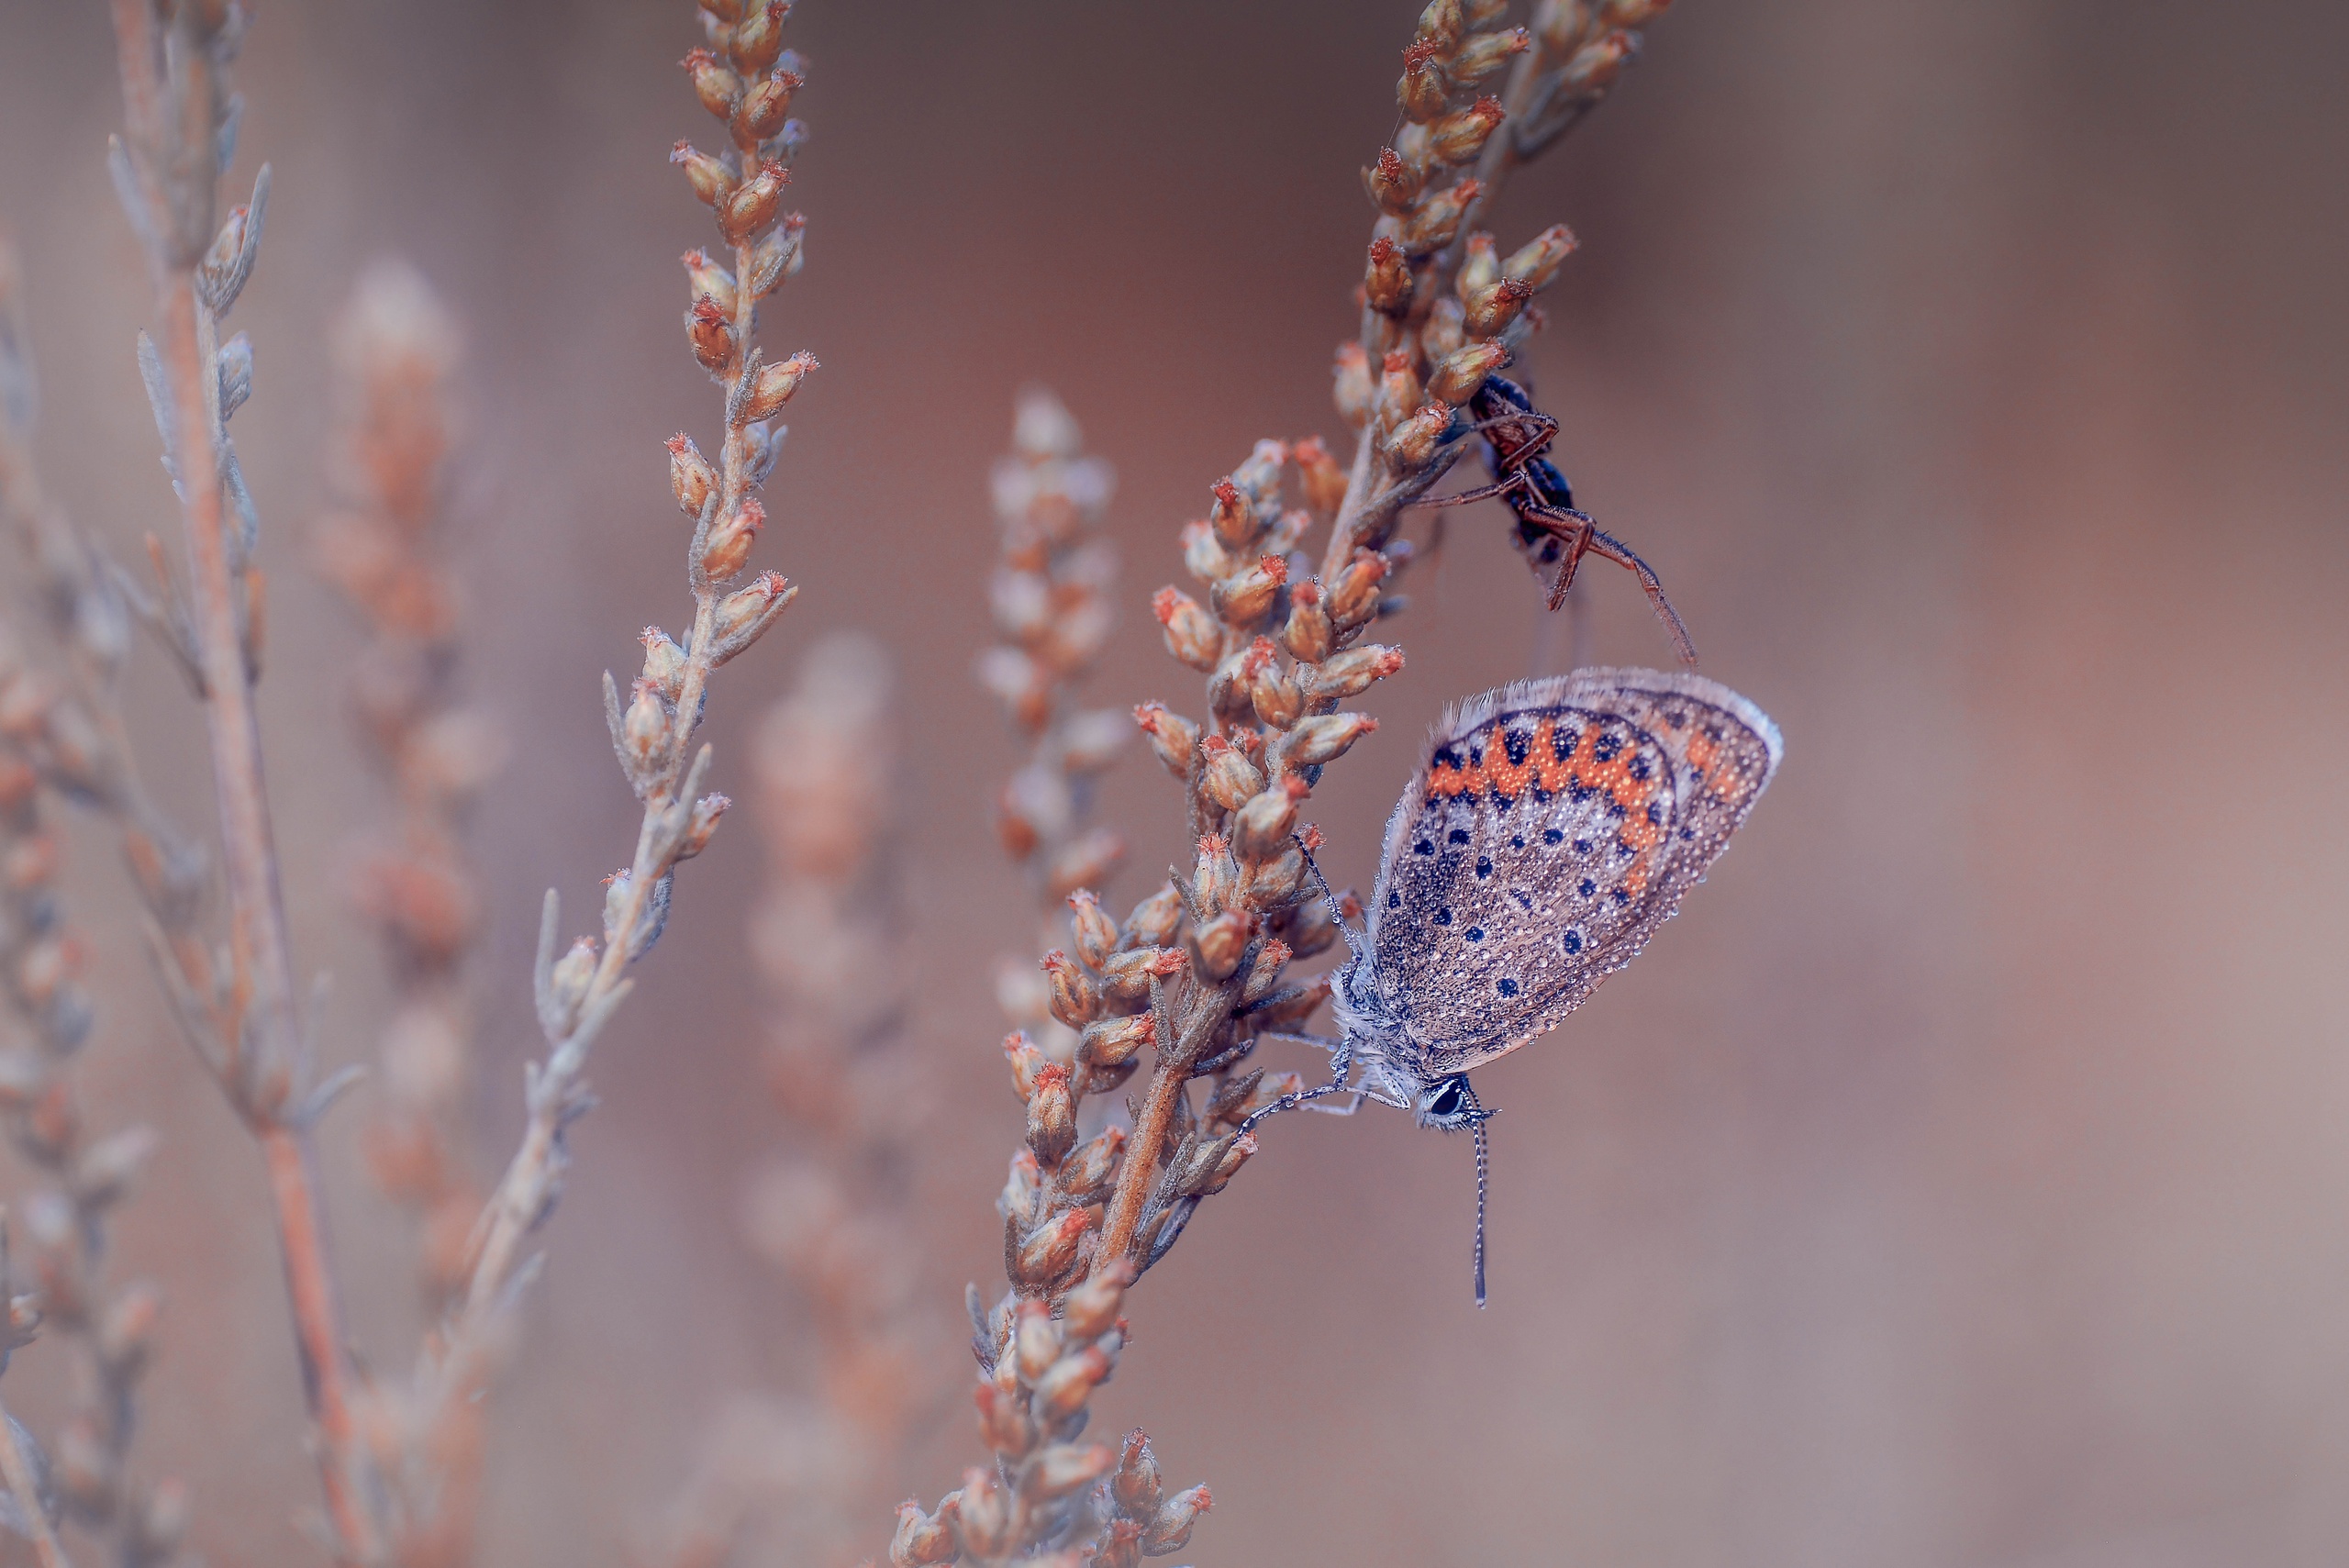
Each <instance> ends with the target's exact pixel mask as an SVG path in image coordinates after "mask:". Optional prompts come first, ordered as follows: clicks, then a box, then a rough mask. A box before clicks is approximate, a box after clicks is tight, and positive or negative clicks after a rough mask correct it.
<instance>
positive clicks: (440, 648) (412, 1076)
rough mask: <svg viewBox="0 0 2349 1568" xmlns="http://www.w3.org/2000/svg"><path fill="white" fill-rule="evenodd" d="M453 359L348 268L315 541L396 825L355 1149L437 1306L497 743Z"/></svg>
mask: <svg viewBox="0 0 2349 1568" xmlns="http://www.w3.org/2000/svg"><path fill="white" fill-rule="evenodd" d="M457 353H458V344H457V333H456V328H455V325H454V323H453V322H452V321H451V319H450V317H449V316H448V313H447V311H446V310H445V309H443V308H442V306H441V305H440V301H439V300H438V299H436V298H435V297H434V295H433V294H432V292H431V290H430V288H429V285H428V284H425V282H424V280H423V279H422V278H421V277H419V276H418V275H417V273H416V272H413V271H412V270H410V269H408V268H406V267H405V266H402V265H399V264H396V263H388V262H380V263H377V264H376V265H375V266H374V267H372V268H371V269H369V271H368V272H365V273H364V274H363V275H362V277H361V279H360V281H359V284H358V286H357V287H356V289H355V290H354V291H353V293H352V296H351V303H350V305H349V306H347V307H346V309H345V311H344V314H343V317H342V321H341V324H340V328H339V329H338V331H337V333H336V339H335V373H336V413H337V421H336V440H335V448H334V452H335V456H334V462H333V467H332V470H331V472H330V473H329V475H328V480H329V484H330V485H331V487H332V489H333V491H334V493H335V495H336V497H337V506H336V507H335V509H334V510H333V511H332V512H331V513H330V514H329V515H328V517H327V518H326V519H325V520H324V521H323V522H322V523H321V524H320V525H319V527H318V528H317V531H316V533H315V535H314V538H313V546H314V550H313V553H314V555H315V557H316V559H317V563H318V568H319V571H320V572H321V573H323V574H324V575H325V576H326V577H327V578H328V581H330V582H332V583H333V584H335V585H336V586H337V587H338V588H340V589H341V590H342V592H343V593H344V595H347V596H348V597H349V598H350V600H351V604H352V605H353V606H354V607H355V608H357V609H358V611H359V612H360V615H361V617H362V621H363V624H364V625H365V627H366V629H367V638H368V640H367V643H366V646H365V647H364V648H363V649H362V651H361V652H360V655H359V660H358V665H357V669H356V670H355V672H354V675H353V681H352V687H351V695H352V702H353V707H354V709H355V711H356V713H357V716H358V718H359V723H360V730H361V733H362V735H363V736H364V738H365V739H366V740H367V741H368V743H369V751H370V752H371V755H372V759H373V762H375V764H376V766H377V768H378V769H379V771H381V772H382V773H384V776H385V777H386V778H387V779H389V780H390V782H391V783H392V784H393V786H394V788H395V790H396V792H397V798H398V803H399V817H398V822H397V825H396V830H395V832H394V833H392V834H391V835H388V836H386V837H384V839H383V840H381V841H379V842H377V843H375V844H374V845H373V846H371V847H370V848H369V849H368V851H366V853H365V854H364V855H363V857H362V859H361V861H360V862H359V874H358V884H357V886H356V888H355V890H354V892H355V896H356V900H357V902H358V905H359V907H360V909H361V910H362V912H363V913H364V914H365V915H366V916H367V917H369V918H370V919H371V920H372V921H373V924H374V925H375V927H376V928H377V929H378V930H379V931H380V932H381V933H382V935H383V938H384V943H385V946H386V949H387V951H388V953H389V956H390V959H391V966H392V974H393V980H394V984H395V989H396V994H397V997H398V1000H397V1002H396V1004H395V1013H394V1015H393V1017H392V1019H391V1021H390V1022H389V1023H388V1024H387V1025H386V1026H385V1028H384V1031H383V1036H382V1043H381V1047H380V1051H381V1059H382V1066H383V1070H382V1080H381V1087H382V1091H383V1092H382V1094H381V1095H380V1098H379V1101H378V1103H379V1104H380V1106H381V1107H382V1108H381V1110H380V1111H379V1113H378V1115H377V1117H376V1119H375V1121H374V1124H373V1126H372V1127H371V1128H370V1129H369V1130H368V1140H367V1152H368V1157H369V1162H370V1164H371V1165H372V1167H373V1171H374V1174H375V1178H376V1181H377V1182H378V1183H379V1184H381V1185H382V1186H383V1188H384V1191H385V1192H386V1193H387V1194H389V1195H391V1196H392V1197H394V1198H395V1200H397V1201H398V1202H400V1203H402V1204H403V1205H405V1206H406V1207H408V1208H409V1209H410V1211H411V1212H412V1213H414V1214H415V1216H416V1217H417V1220H418V1221H419V1222H420V1225H421V1232H420V1255H419V1257H418V1267H419V1274H420V1279H421V1284H422V1285H423V1288H424V1291H425V1296H426V1300H427V1302H428V1303H429V1306H430V1307H431V1308H432V1309H433V1310H435V1311H438V1310H440V1309H441V1308H443V1307H445V1306H446V1305H447V1304H448V1302H449V1301H450V1299H451V1297H452V1296H454V1295H455V1294H456V1292H457V1291H458V1290H459V1289H461V1288H462V1285H463V1284H464V1281H465V1271H466V1255H465V1250H466V1240H467V1237H468V1235H469V1233H470V1231H471V1230H472V1228H473V1218H474V1216H475V1215H477V1214H478V1213H479V1212H480V1210H481V1196H482V1194H481V1182H480V1179H479V1177H478V1175H477V1174H476V1173H474V1172H473V1170H472V1169H471V1167H470V1162H468V1160H467V1158H466V1156H465V1154H464V1141H465V1140H464V1128H463V1117H464V1112H465V1107H466V1106H468V1104H469V1103H470V1100H469V1091H470V1086H471V1084H472V1081H473V1072H472V1064H471V1062H470V1056H471V1049H472V1046H471V1042H472V1037H473V1006H472V1002H471V998H470V997H469V996H468V995H467V994H466V992H465V990H464V989H463V988H462V986H461V984H459V978H458V971H459V968H460V965H461V964H462V961H463V959H464V957H465V955H466V953H467V952H468V951H470V950H471V948H472V945H473V939H474V937H475V934H476V933H477V931H478V929H479V926H480V905H481V893H480V888H479V885H478V879H477V877H476V876H475V874H474V872H473V866H472V863H471V859H470V856H469V855H468V854H467V852H466V850H465V847H464V844H463V841H462V826H463V821H464V817H465V815H466V812H467V808H468V807H469V806H471V804H472V802H473V799H474V797H475V796H476V795H478V794H479V792H480V791H481V790H482V789H483V788H484V786H485V785H487V784H489V782H490V781H491V779H492V778H494V777H495V774H496V772H497V769H498V768H499V767H500V765H501V764H502V763H503V762H504V759H505V751H506V742H505V736H504V734H503V732H502V731H501V729H500V728H498V726H497V725H496V723H495V721H494V720H493V719H491V718H490V717H489V716H487V715H486V714H484V713H481V712H479V711H478V710H475V709H472V708H468V707H465V706H462V704H461V703H460V701H459V699H458V695H457V692H456V673H457V653H458V648H459V639H458V635H457V632H458V609H459V605H460V595H459V594H458V591H457V581H458V578H457V572H456V569H455V566H454V564H453V563H452V562H451V561H450V560H449V559H448V556H447V552H446V547H445V545H444V543H443V541H442V539H441V522H442V518H441V506H442V496H443V495H444V494H445V492H446V489H447V479H446V470H447V463H448V455H449V449H450V444H451V439H452V437H453V433H454V431H453V427H454V423H455V420H454V416H453V414H452V412H451V406H450V401H449V387H448V381H449V376H450V374H451V372H452V371H453V369H454V368H455V364H456V360H457Z"/></svg>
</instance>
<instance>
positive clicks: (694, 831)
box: [677, 794, 734, 861]
mask: <svg viewBox="0 0 2349 1568" xmlns="http://www.w3.org/2000/svg"><path fill="white" fill-rule="evenodd" d="M733 804H734V802H733V800H732V799H731V798H729V796H726V795H714V794H713V795H703V796H702V797H701V798H700V799H699V800H696V801H695V802H694V810H693V815H692V816H691V817H687V818H686V819H685V837H684V838H682V839H680V840H677V858H678V859H679V860H681V861H689V860H691V859H693V858H694V857H695V856H696V855H697V854H699V853H701V852H702V851H704V850H706V849H707V848H709V840H710V839H711V838H712V837H713V836H715V835H716V833H717V832H718V818H719V817H723V816H725V815H726V808H727V807H728V806H731V805H733Z"/></svg>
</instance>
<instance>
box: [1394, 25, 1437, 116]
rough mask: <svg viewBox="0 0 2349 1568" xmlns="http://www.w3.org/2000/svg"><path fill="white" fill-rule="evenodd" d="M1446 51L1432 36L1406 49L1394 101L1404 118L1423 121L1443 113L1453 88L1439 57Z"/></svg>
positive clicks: (1396, 84)
mask: <svg viewBox="0 0 2349 1568" xmlns="http://www.w3.org/2000/svg"><path fill="white" fill-rule="evenodd" d="M1447 52H1449V51H1447V50H1445V49H1444V48H1443V47H1442V45H1441V44H1440V43H1438V42H1437V41H1436V40H1435V39H1414V40H1413V41H1412V42H1411V43H1410V44H1409V45H1408V46H1407V47H1406V48H1405V49H1404V50H1403V75H1402V79H1401V80H1399V81H1397V83H1395V104H1396V106H1397V107H1398V108H1400V109H1401V110H1402V111H1403V117H1404V118H1406V119H1408V120H1411V121H1413V122H1415V123H1424V122H1425V121H1428V120H1431V119H1433V118H1435V117H1436V116H1438V115H1440V114H1442V113H1443V101H1444V98H1445V96H1446V95H1447V94H1449V92H1450V91H1451V89H1450V87H1449V85H1448V84H1447V83H1445V81H1444V79H1443V76H1444V73H1443V67H1442V63H1441V62H1440V60H1439V57H1440V56H1442V55H1443V54H1445V53H1447Z"/></svg>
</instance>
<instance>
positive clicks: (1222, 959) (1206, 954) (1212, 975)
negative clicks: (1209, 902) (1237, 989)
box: [1192, 909, 1249, 985]
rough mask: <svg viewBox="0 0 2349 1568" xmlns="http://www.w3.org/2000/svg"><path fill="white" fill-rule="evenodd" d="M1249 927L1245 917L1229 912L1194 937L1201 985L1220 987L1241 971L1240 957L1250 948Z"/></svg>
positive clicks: (1238, 912)
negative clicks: (1219, 985)
mask: <svg viewBox="0 0 2349 1568" xmlns="http://www.w3.org/2000/svg"><path fill="white" fill-rule="evenodd" d="M1248 924H1249V919H1248V916H1247V915H1246V914H1244V913H1243V912H1241V910H1238V909H1226V910H1225V911H1224V912H1223V913H1222V914H1220V915H1218V916H1216V917H1214V918H1213V919H1211V920H1209V921H1208V922H1207V924H1205V925H1203V926H1201V927H1200V928H1199V929H1197V931H1195V932H1193V933H1192V945H1193V947H1194V948H1196V949H1197V955H1198V956H1197V959H1196V960H1195V961H1194V962H1196V964H1197V969H1198V974H1199V978H1200V979H1201V980H1202V981H1204V982H1206V983H1207V984H1210V985H1217V984H1222V983H1223V982H1224V981H1226V980H1229V979H1230V978H1231V973H1232V972H1233V971H1234V970H1236V969H1238V968H1239V967H1240V957H1241V954H1242V953H1243V952H1245V951H1247V948H1248Z"/></svg>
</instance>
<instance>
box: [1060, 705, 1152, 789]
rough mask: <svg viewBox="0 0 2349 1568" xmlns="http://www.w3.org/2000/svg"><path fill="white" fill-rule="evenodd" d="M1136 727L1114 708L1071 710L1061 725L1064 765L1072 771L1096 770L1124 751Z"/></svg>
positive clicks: (1088, 771)
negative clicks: (1076, 711) (1081, 711)
mask: <svg viewBox="0 0 2349 1568" xmlns="http://www.w3.org/2000/svg"><path fill="white" fill-rule="evenodd" d="M1133 738H1134V727H1133V723H1132V721H1131V720H1130V718H1128V717H1127V716H1126V715H1124V714H1122V713H1119V712H1118V711H1117V710H1116V709H1115V708H1094V709H1091V710H1089V711H1087V712H1085V713H1076V714H1071V715H1070V716H1069V717H1068V718H1067V719H1066V720H1064V721H1063V723H1062V725H1061V730H1060V747H1061V766H1063V768H1066V769H1067V770H1068V771H1069V772H1071V773H1099V772H1100V771H1101V770H1102V769H1104V768H1106V767H1108V765H1109V764H1110V763H1112V762H1116V761H1117V760H1118V759H1119V757H1121V756H1123V755H1124V754H1125V751H1126V748H1127V747H1128V746H1129V745H1130V744H1132V742H1133Z"/></svg>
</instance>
